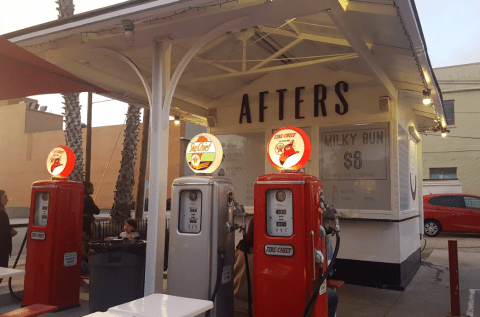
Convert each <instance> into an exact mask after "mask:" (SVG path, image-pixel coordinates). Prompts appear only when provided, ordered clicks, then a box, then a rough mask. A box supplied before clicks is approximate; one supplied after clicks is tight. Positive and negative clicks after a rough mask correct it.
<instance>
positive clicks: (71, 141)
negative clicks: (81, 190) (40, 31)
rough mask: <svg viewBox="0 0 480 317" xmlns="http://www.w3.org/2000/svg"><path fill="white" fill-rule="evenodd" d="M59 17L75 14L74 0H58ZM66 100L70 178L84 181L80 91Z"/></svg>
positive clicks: (70, 94) (65, 98)
mask: <svg viewBox="0 0 480 317" xmlns="http://www.w3.org/2000/svg"><path fill="white" fill-rule="evenodd" d="M55 3H57V4H58V7H57V10H58V18H59V19H64V18H68V17H71V16H73V11H74V10H75V5H74V4H73V0H57V1H55ZM62 96H63V99H64V100H65V102H64V103H63V104H64V105H65V107H64V109H65V143H66V144H67V146H69V147H70V148H71V149H72V150H73V153H75V167H74V168H73V171H72V173H71V174H70V176H69V179H70V180H72V181H76V182H83V175H84V174H83V146H82V140H83V139H82V118H81V114H80V108H81V105H80V101H79V96H80V94H79V93H65V94H62Z"/></svg>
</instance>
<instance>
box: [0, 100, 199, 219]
mask: <svg viewBox="0 0 480 317" xmlns="http://www.w3.org/2000/svg"><path fill="white" fill-rule="evenodd" d="M35 101H36V100H33V99H28V98H22V99H15V100H4V101H0V144H1V150H0V162H2V168H1V169H0V188H1V189H3V190H5V191H7V192H8V196H9V197H11V199H12V200H11V201H10V202H9V203H8V206H7V213H9V215H10V217H28V214H29V213H28V210H29V206H30V193H31V184H32V183H33V182H35V181H39V180H45V179H49V178H50V176H49V174H48V173H47V170H46V165H45V164H46V163H45V162H46V160H47V156H48V153H50V151H51V150H52V149H53V148H55V147H56V146H58V145H61V144H65V135H64V131H63V116H61V115H57V114H52V113H49V112H46V111H42V110H44V109H42V110H40V109H39V108H38V107H32V109H30V108H29V103H34V102H35ZM35 108H38V109H35ZM185 126H186V124H185V122H183V121H181V122H180V125H178V126H176V125H175V124H174V123H173V121H170V141H169V142H170V143H169V153H170V155H169V160H168V162H169V163H168V184H169V186H168V192H167V197H170V190H171V186H170V185H171V183H172V182H173V180H174V179H175V178H177V177H179V176H180V175H183V171H184V163H183V162H184V159H183V155H181V152H182V151H184V148H185V146H186V144H187V143H188V141H187V142H185V141H184V140H186V139H185ZM187 126H193V125H192V124H187ZM142 128H143V124H142V123H141V124H140V132H139V135H138V138H139V142H138V144H137V161H136V164H135V187H134V189H133V193H132V194H133V195H134V196H135V195H136V192H137V186H138V172H139V168H140V166H139V165H140V164H139V163H140V151H141V142H142V133H141V131H142ZM198 129H200V130H201V129H202V127H198V126H197V128H196V129H193V133H195V132H196V131H197V130H198ZM190 130H192V129H190ZM203 130H206V128H203ZM83 133H84V137H83V138H84V140H85V139H86V129H83ZM199 133H200V132H199ZM123 139H124V125H116V126H106V127H97V128H92V160H91V182H92V183H93V185H94V187H95V193H94V194H93V197H94V199H95V202H96V204H97V205H98V206H99V207H100V208H101V209H110V208H111V207H112V205H113V197H114V192H115V184H116V182H117V178H118V172H119V170H120V161H121V152H122V149H123ZM85 143H86V142H85V141H84V142H83V145H84V150H85ZM147 174H148V173H147ZM147 197H148V196H147Z"/></svg>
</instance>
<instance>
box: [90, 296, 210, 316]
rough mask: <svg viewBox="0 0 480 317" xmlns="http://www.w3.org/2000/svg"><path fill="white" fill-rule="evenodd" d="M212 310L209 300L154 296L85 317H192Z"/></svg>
mask: <svg viewBox="0 0 480 317" xmlns="http://www.w3.org/2000/svg"><path fill="white" fill-rule="evenodd" d="M212 308H213V302H211V301H208V300H202V299H194V298H187V297H180V296H173V295H166V294H152V295H149V296H146V297H143V298H140V299H137V300H134V301H131V302H128V303H125V304H121V305H118V306H114V307H111V308H109V309H108V310H107V311H106V312H96V313H92V314H89V315H86V316H84V317H133V316H135V317H190V316H197V315H199V314H201V313H204V312H206V311H207V310H209V309H212Z"/></svg>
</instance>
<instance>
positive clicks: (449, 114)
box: [443, 100, 455, 125]
mask: <svg viewBox="0 0 480 317" xmlns="http://www.w3.org/2000/svg"><path fill="white" fill-rule="evenodd" d="M454 103H455V100H444V101H443V111H444V112H445V120H447V125H455V106H454Z"/></svg>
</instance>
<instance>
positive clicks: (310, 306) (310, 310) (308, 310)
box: [303, 233, 340, 317]
mask: <svg viewBox="0 0 480 317" xmlns="http://www.w3.org/2000/svg"><path fill="white" fill-rule="evenodd" d="M339 248H340V236H339V235H338V233H337V243H336V245H335V251H333V256H332V260H331V261H330V264H329V265H328V267H327V270H326V271H325V273H324V274H323V276H322V277H321V278H320V279H319V280H318V283H317V285H316V286H315V289H314V290H313V292H312V295H311V296H310V299H309V300H308V303H307V306H306V307H305V311H304V312H303V317H310V316H311V315H312V313H313V308H314V307H315V303H316V302H317V299H318V293H319V291H320V287H321V286H322V284H323V282H324V281H325V279H326V278H327V276H328V274H330V272H331V271H332V268H333V265H334V264H335V259H336V258H337V254H338V250H339ZM321 270H322V268H321V267H320V268H319V272H320V273H321V272H322V271H321ZM319 275H320V274H319Z"/></svg>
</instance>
